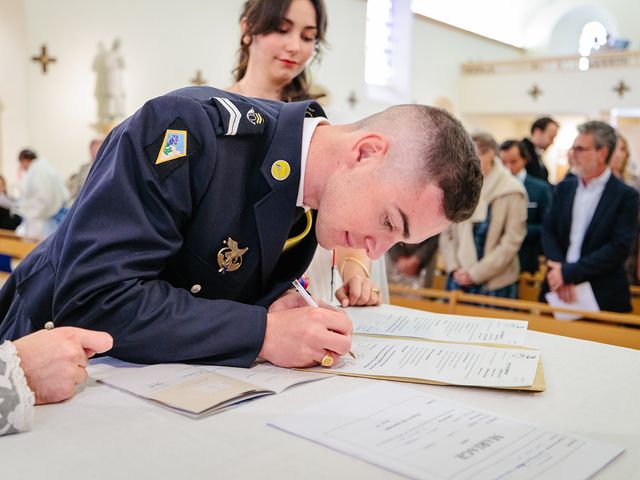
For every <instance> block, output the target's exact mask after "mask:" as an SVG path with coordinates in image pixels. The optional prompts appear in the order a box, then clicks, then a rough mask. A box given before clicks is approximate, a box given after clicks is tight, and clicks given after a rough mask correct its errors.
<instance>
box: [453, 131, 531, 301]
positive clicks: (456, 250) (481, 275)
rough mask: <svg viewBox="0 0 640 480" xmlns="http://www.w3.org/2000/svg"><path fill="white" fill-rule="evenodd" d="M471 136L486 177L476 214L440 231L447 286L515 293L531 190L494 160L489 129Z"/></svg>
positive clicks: (485, 292) (509, 295)
mask: <svg viewBox="0 0 640 480" xmlns="http://www.w3.org/2000/svg"><path fill="white" fill-rule="evenodd" d="M472 138H473V141H474V143H475V146H476V152H477V153H478V157H479V158H480V162H481V168H482V174H483V176H484V183H483V186H482V192H481V194H480V202H479V203H478V207H477V208H476V210H475V212H474V214H473V215H472V217H471V218H470V219H469V220H466V221H465V222H462V223H459V224H453V225H451V226H450V227H449V228H448V229H447V230H445V232H443V234H442V235H440V248H441V251H442V256H443V258H444V262H445V264H446V268H447V272H448V275H447V290H458V289H463V290H464V291H466V292H470V293H480V294H483V295H491V296H494V297H505V298H516V297H517V296H518V276H519V274H520V262H519V260H518V251H519V250H520V245H521V244H522V240H523V239H524V237H525V234H526V231H527V227H526V221H527V193H526V190H525V189H524V186H523V185H522V183H521V182H519V181H518V180H517V179H516V178H514V177H513V176H512V175H511V173H510V172H509V171H508V170H507V169H505V168H504V167H503V166H502V163H501V162H500V161H499V160H496V158H497V157H496V155H497V154H498V144H497V143H496V141H495V139H494V138H493V137H492V136H491V135H489V134H487V133H478V134H475V135H473V136H472Z"/></svg>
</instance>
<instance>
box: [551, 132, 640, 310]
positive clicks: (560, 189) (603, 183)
mask: <svg viewBox="0 0 640 480" xmlns="http://www.w3.org/2000/svg"><path fill="white" fill-rule="evenodd" d="M616 142H617V136H616V132H615V130H614V129H613V128H612V127H611V126H610V125H608V124H606V123H604V122H600V121H590V122H586V123H583V124H582V125H579V126H578V136H577V137H576V139H575V140H574V141H573V146H572V147H571V149H570V150H569V156H570V162H571V164H572V165H573V166H574V168H575V171H576V175H577V176H576V177H574V178H570V179H567V180H565V181H563V182H561V183H560V184H559V185H557V187H556V190H555V192H554V194H553V199H552V202H551V206H550V207H549V210H548V213H547V215H546V216H545V218H544V223H543V233H542V244H543V248H544V253H545V256H546V257H547V265H548V267H549V271H548V272H547V277H546V282H545V284H544V286H543V289H542V292H541V294H540V300H541V301H544V299H545V297H544V294H545V293H546V292H547V291H549V290H551V291H553V292H556V293H557V294H558V296H559V297H560V299H561V300H563V301H565V302H567V303H573V302H575V301H576V293H575V285H576V284H579V283H582V282H590V283H591V287H592V289H593V293H594V295H595V297H596V300H597V302H598V305H599V307H600V309H601V310H608V311H612V312H629V311H631V299H630V294H629V282H628V280H627V275H626V272H625V268H624V263H625V260H626V258H627V256H628V255H629V251H630V249H631V246H632V244H633V241H634V238H635V236H636V235H637V231H638V192H637V191H636V190H634V189H633V188H631V187H629V186H628V185H625V184H624V183H623V182H622V181H621V180H620V179H618V178H616V176H615V175H612V173H611V168H610V167H609V162H610V160H611V156H612V154H613V151H614V150H615V148H616Z"/></svg>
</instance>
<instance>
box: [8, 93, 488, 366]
mask: <svg viewBox="0 0 640 480" xmlns="http://www.w3.org/2000/svg"><path fill="white" fill-rule="evenodd" d="M323 117H324V113H323V112H322V109H321V108H320V106H319V105H318V104H316V103H315V102H312V101H307V102H298V103H289V104H283V103H281V102H275V101H262V100H258V99H252V98H245V97H242V96H239V95H236V94H232V93H228V92H224V91H221V90H218V89H214V88H210V87H190V88H185V89H182V90H178V91H175V92H172V93H170V94H168V95H164V96H162V97H158V98H156V99H153V100H151V101H149V102H147V103H146V104H145V105H144V106H143V107H142V108H141V109H140V110H138V111H137V112H136V113H135V114H134V115H132V116H131V117H130V118H128V119H127V120H125V121H124V122H122V123H121V124H120V125H119V126H118V127H116V128H115V129H114V131H113V132H111V134H110V135H109V137H108V138H107V139H106V140H105V142H104V144H103V145H102V147H101V149H100V151H99V153H98V157H97V159H96V161H95V163H94V165H93V167H92V169H91V172H90V174H89V176H88V178H87V182H86V184H85V187H84V188H83V189H82V191H81V193H80V196H79V197H78V199H77V200H76V202H75V203H74V204H73V206H72V208H71V210H70V213H69V215H68V217H67V218H66V219H65V220H64V221H63V223H62V225H61V226H60V228H59V229H58V230H57V232H56V233H55V234H54V235H52V236H51V237H49V238H48V239H47V240H46V241H44V242H43V243H42V244H40V246H39V247H38V248H37V249H36V250H34V252H32V254H31V255H29V257H27V258H26V259H25V260H24V261H23V262H22V263H21V264H20V266H19V267H18V268H17V269H16V271H15V272H14V274H13V275H12V276H11V277H10V278H9V280H8V281H7V283H6V285H5V286H4V288H3V289H2V291H1V292H0V318H2V319H3V321H2V323H0V341H1V340H2V339H5V338H9V339H12V338H19V337H21V336H23V335H25V334H27V333H30V332H31V331H33V330H38V329H41V328H43V327H44V328H53V327H54V326H55V327H57V326H62V325H73V326H83V327H86V328H90V329H95V330H105V331H107V332H109V333H110V334H112V336H113V339H114V347H113V349H112V350H111V352H110V354H111V355H113V356H115V357H118V358H121V359H124V360H129V361H134V362H139V363H160V362H197V363H206V364H219V365H231V366H244V367H246V366H249V365H251V364H252V363H253V362H254V361H255V360H256V358H257V357H258V356H259V357H260V358H263V359H265V360H269V361H271V362H272V363H274V364H276V365H280V366H291V367H294V366H309V365H314V364H317V363H319V362H321V361H323V360H324V359H325V358H326V357H330V358H329V359H330V360H331V362H333V361H334V360H335V359H336V358H337V355H339V354H344V353H346V352H348V351H349V348H350V346H351V338H350V332H351V322H350V321H349V319H348V317H347V316H346V315H345V314H344V313H341V312H338V311H336V310H332V309H326V308H311V307H309V306H307V305H306V303H305V302H304V300H303V299H302V297H301V296H300V295H298V294H295V292H294V294H293V295H292V294H290V293H288V290H289V288H290V286H291V281H292V280H293V279H295V278H297V277H299V276H300V275H302V273H303V272H304V271H305V270H306V268H307V266H308V264H309V263H310V261H311V258H312V257H313V254H314V251H315V248H316V245H317V243H320V244H321V245H322V246H324V247H326V248H329V249H331V248H335V247H338V246H343V247H350V248H360V249H365V250H366V251H367V254H368V255H369V256H370V257H371V258H377V257H379V256H380V255H382V254H383V253H384V251H385V250H387V249H388V248H389V247H391V245H393V244H394V243H397V242H399V241H401V240H403V241H408V242H412V243H417V242H421V241H422V240H424V239H425V238H427V237H430V236H432V235H436V234H438V233H439V232H440V231H442V230H443V229H444V228H445V227H446V226H447V225H448V223H449V222H451V221H460V220H462V219H464V218H467V217H469V216H470V215H471V213H472V212H473V210H474V209H475V205H476V203H477V200H478V197H479V193H480V188H481V173H480V165H479V160H478V159H477V157H476V155H475V153H474V150H473V144H472V142H471V140H470V138H469V136H468V134H467V133H466V131H465V130H464V127H463V126H462V125H461V124H460V122H458V121H457V120H455V119H454V118H453V117H452V116H451V115H449V114H448V113H446V112H444V111H442V110H439V109H435V108H431V107H423V106H420V105H410V106H397V107H392V108H390V109H388V110H386V111H385V112H382V113H380V114H376V115H373V116H371V117H368V118H366V119H364V120H361V121H360V122H357V123H354V124H350V125H330V124H329V123H328V121H327V120H326V119H325V118H323ZM305 210H306V212H305ZM312 212H314V213H312ZM315 212H317V214H316V213H315ZM314 217H315V218H314ZM311 222H313V225H315V229H312V228H311ZM331 362H327V363H331ZM322 363H323V364H325V362H324V361H323V362H322ZM336 363H337V362H336Z"/></svg>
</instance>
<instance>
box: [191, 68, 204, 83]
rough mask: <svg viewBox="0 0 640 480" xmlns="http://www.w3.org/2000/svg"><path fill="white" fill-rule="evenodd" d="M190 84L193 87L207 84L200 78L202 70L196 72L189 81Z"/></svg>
mask: <svg viewBox="0 0 640 480" xmlns="http://www.w3.org/2000/svg"><path fill="white" fill-rule="evenodd" d="M191 83H193V84H194V85H205V84H206V83H207V81H206V80H205V79H204V78H203V77H202V70H197V71H196V76H195V78H192V79H191Z"/></svg>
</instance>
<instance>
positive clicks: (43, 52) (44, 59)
mask: <svg viewBox="0 0 640 480" xmlns="http://www.w3.org/2000/svg"><path fill="white" fill-rule="evenodd" d="M31 61H33V62H38V63H39V64H40V65H41V66H42V73H47V67H48V66H49V64H50V63H55V62H57V61H58V59H57V58H54V57H50V56H49V54H48V53H47V46H46V45H42V47H40V55H37V56H36V55H34V56H33V57H31Z"/></svg>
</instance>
